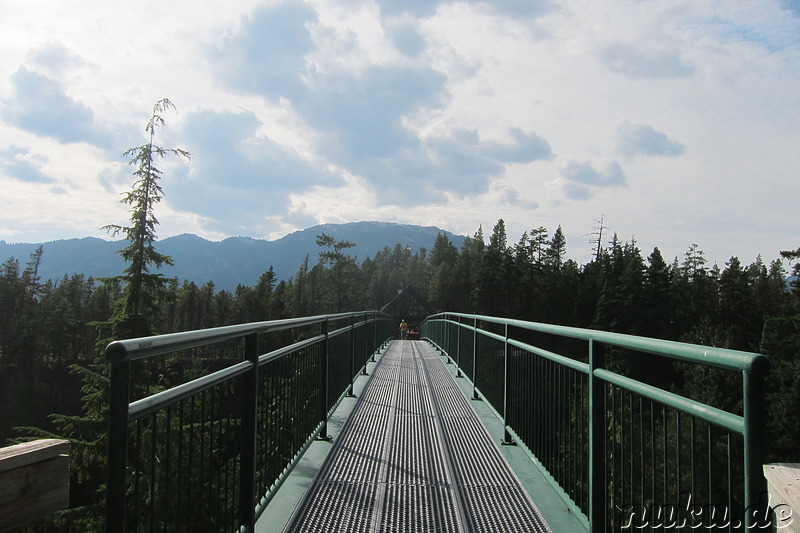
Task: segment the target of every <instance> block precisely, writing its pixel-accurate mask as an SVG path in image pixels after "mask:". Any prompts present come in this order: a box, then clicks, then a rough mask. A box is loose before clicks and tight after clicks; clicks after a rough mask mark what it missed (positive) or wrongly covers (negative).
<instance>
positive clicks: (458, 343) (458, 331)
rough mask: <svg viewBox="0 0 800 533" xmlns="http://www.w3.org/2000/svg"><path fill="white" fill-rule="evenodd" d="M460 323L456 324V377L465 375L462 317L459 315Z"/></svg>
mask: <svg viewBox="0 0 800 533" xmlns="http://www.w3.org/2000/svg"><path fill="white" fill-rule="evenodd" d="M456 319H457V320H458V323H457V324H456V337H457V338H456V377H457V378H460V377H463V375H462V374H461V317H460V316H457V317H456Z"/></svg>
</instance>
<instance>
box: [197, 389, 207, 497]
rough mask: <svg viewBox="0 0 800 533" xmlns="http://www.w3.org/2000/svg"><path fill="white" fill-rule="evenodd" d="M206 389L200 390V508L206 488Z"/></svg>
mask: <svg viewBox="0 0 800 533" xmlns="http://www.w3.org/2000/svg"><path fill="white" fill-rule="evenodd" d="M205 452H206V391H201V392H200V475H199V476H198V477H199V478H200V486H199V487H198V491H199V493H200V508H201V509H205V505H206V501H204V500H205V499H206V492H207V491H206V489H205V483H203V478H204V477H205V473H206V455H205Z"/></svg>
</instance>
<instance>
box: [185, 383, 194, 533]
mask: <svg viewBox="0 0 800 533" xmlns="http://www.w3.org/2000/svg"><path fill="white" fill-rule="evenodd" d="M189 399H190V400H191V401H190V402H189V445H188V448H189V463H188V466H189V468H188V473H187V476H186V485H187V487H186V488H187V496H186V513H187V514H186V516H187V518H186V519H187V521H188V524H189V529H193V522H194V518H195V513H194V509H192V500H191V499H190V497H189V492H190V491H191V488H192V480H193V479H194V476H193V475H192V473H193V471H194V450H195V448H194V446H192V445H191V443H192V442H193V441H194V407H195V399H196V396H190V397H189Z"/></svg>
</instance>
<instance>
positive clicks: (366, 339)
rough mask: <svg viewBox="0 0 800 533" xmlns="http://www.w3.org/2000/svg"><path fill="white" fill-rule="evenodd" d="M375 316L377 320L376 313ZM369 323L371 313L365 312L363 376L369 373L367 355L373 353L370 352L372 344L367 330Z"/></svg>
mask: <svg viewBox="0 0 800 533" xmlns="http://www.w3.org/2000/svg"><path fill="white" fill-rule="evenodd" d="M374 316H375V319H376V320H377V315H374ZM368 324H369V314H367V313H364V326H363V327H364V359H363V361H364V366H362V367H361V375H362V376H366V375H367V355H371V352H370V349H369V346H370V342H369V333H368V332H367V325H368ZM376 337H377V335H376ZM372 344H375V342H374V341H373V342H372ZM372 353H374V351H373V352H372Z"/></svg>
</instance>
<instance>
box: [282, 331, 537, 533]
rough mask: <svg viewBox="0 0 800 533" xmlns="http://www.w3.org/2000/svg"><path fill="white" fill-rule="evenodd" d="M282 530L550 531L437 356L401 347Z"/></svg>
mask: <svg viewBox="0 0 800 533" xmlns="http://www.w3.org/2000/svg"><path fill="white" fill-rule="evenodd" d="M285 531H287V532H300V531H308V532H312V531H313V532H318V531H325V532H333V531H343V532H344V531H346V532H360V531H364V532H368V531H369V532H406V531H441V532H449V531H452V532H458V531H475V532H493V533H494V532H500V531H502V532H522V531H525V532H532V531H533V532H537V531H550V529H549V528H548V526H547V524H546V523H545V521H544V520H543V519H542V517H541V515H540V513H539V511H538V510H537V509H536V506H535V505H534V503H533V502H532V501H531V499H530V497H529V496H528V493H527V492H526V491H525V489H524V488H523V487H522V485H521V484H520V482H519V480H518V479H517V477H516V476H515V475H514V473H513V472H512V470H511V468H510V467H509V466H508V463H506V461H505V460H504V459H503V456H502V455H501V454H500V451H499V450H498V449H497V446H496V445H495V443H494V442H493V441H492V439H491V437H490V436H489V434H488V433H487V431H486V429H485V427H484V426H483V424H481V422H480V420H479V419H478V416H477V415H476V414H475V411H474V410H473V409H472V407H471V406H470V405H469V401H467V399H466V398H465V397H464V395H463V394H462V393H461V390H460V389H459V387H458V385H457V384H456V382H455V380H454V379H453V377H452V376H451V375H450V372H449V371H448V370H447V368H446V367H445V366H444V364H443V363H442V361H441V359H440V358H439V356H437V355H436V353H435V352H434V351H433V350H432V349H431V348H430V347H429V346H428V345H427V344H425V343H422V342H416V341H397V342H395V343H393V344H392V346H390V347H389V349H388V350H387V351H386V353H384V355H383V357H381V360H380V362H379V364H378V365H377V366H376V368H375V370H374V371H373V374H372V376H371V378H370V381H369V383H368V385H367V388H366V389H365V390H364V392H363V394H362V395H361V397H360V398H359V400H358V402H357V404H356V406H355V408H354V411H353V413H352V415H351V416H350V418H349V419H348V421H347V422H346V424H345V426H344V427H343V429H342V431H341V433H340V434H339V436H338V437H337V439H336V442H335V443H334V445H333V446H332V448H331V451H330V453H329V454H328V456H327V457H326V459H325V461H324V463H323V464H322V466H321V467H320V470H319V472H318V474H317V477H316V478H315V480H314V482H313V483H312V485H311V487H309V489H308V491H307V492H306V495H305V496H304V498H303V501H302V502H301V503H300V505H299V506H298V508H297V511H296V512H295V514H294V516H293V517H292V519H291V520H290V521H289V524H288V525H287V527H286V529H285Z"/></svg>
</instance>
